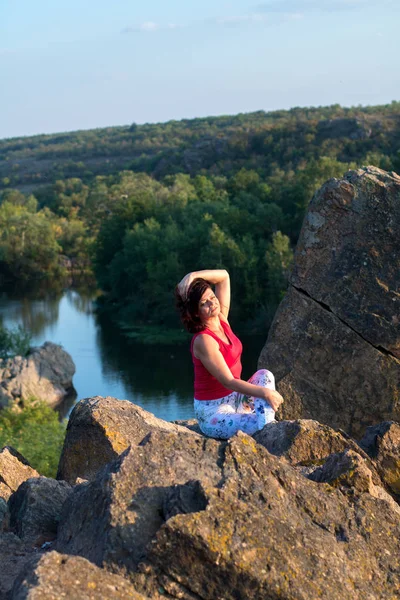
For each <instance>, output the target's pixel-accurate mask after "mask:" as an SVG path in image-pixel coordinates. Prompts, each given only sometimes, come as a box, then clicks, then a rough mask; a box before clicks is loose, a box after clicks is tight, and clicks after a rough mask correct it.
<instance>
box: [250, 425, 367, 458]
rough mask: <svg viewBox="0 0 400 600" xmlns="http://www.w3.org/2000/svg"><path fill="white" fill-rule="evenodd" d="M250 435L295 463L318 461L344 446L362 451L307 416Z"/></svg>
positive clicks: (275, 453) (273, 451) (341, 435)
mask: <svg viewBox="0 0 400 600" xmlns="http://www.w3.org/2000/svg"><path fill="white" fill-rule="evenodd" d="M253 437H254V439H255V440H256V441H257V442H258V443H259V444H261V445H262V446H264V448H266V449H267V450H268V452H271V454H274V455H275V456H283V457H285V458H286V459H287V460H288V461H289V462H290V464H292V465H295V466H311V465H318V464H321V463H322V462H324V461H325V460H326V459H327V457H328V456H329V455H331V454H333V453H336V452H341V451H343V450H346V449H347V448H352V449H353V450H355V451H357V452H362V450H361V449H360V447H359V446H358V445H357V443H356V442H355V441H354V440H352V439H351V438H349V437H348V436H346V435H344V434H343V433H341V432H339V431H334V430H333V429H332V428H331V427H328V426H327V425H322V424H321V423H318V421H312V420H311V419H299V420H297V421H276V422H275V423H269V424H268V425H266V426H265V427H264V428H263V429H262V430H261V431H257V432H256V433H255V434H254V435H253Z"/></svg>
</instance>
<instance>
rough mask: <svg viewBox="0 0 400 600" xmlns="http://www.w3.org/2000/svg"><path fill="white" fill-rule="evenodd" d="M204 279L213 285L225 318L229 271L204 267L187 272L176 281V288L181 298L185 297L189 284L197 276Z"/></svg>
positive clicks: (229, 286) (226, 315)
mask: <svg viewBox="0 0 400 600" xmlns="http://www.w3.org/2000/svg"><path fill="white" fill-rule="evenodd" d="M199 277H200V278H201V279H205V280H206V281H209V282H210V283H212V284H213V285H215V295H216V296H217V298H218V300H219V303H220V305H221V312H222V314H223V315H224V317H225V318H226V319H227V318H228V314H229V307H230V305H231V282H230V279H229V273H228V271H226V270H225V269H205V270H203V271H193V272H192V273H188V274H187V275H185V277H184V278H183V279H182V280H181V281H180V282H179V283H178V290H179V293H180V295H181V296H182V298H183V299H185V298H186V294H187V291H188V289H189V286H190V284H191V283H192V281H194V280H195V279H197V278H199Z"/></svg>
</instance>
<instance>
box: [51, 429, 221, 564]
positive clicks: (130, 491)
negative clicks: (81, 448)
mask: <svg viewBox="0 0 400 600" xmlns="http://www.w3.org/2000/svg"><path fill="white" fill-rule="evenodd" d="M220 448H221V446H220V443H218V442H216V441H215V440H211V439H205V438H202V437H200V436H197V435H184V436H182V434H181V433H177V432H176V431H172V432H168V431H161V430H159V431H153V432H151V433H150V434H148V436H146V438H145V439H144V440H143V442H142V443H141V444H140V445H139V446H136V447H133V446H131V447H130V448H129V449H128V450H126V452H124V453H123V454H122V456H121V457H120V458H119V459H118V460H117V461H116V462H114V463H112V464H111V465H109V466H108V467H107V468H106V469H105V470H104V471H103V472H101V473H100V474H99V475H98V477H97V478H96V479H95V480H94V481H92V482H91V483H89V484H84V485H80V486H77V487H76V488H75V489H74V491H73V493H72V494H71V496H70V498H69V499H68V500H67V501H66V503H65V505H64V508H63V512H62V516H61V520H60V527H59V530H58V538H57V550H59V551H60V552H65V553H67V554H79V555H81V556H84V557H85V558H87V559H88V560H90V561H91V562H93V563H95V564H97V565H99V566H100V565H102V564H103V561H105V562H108V563H110V564H111V563H112V564H113V565H115V566H116V568H118V566H119V565H120V563H121V562H122V563H123V564H124V565H125V564H126V565H129V566H130V568H131V569H134V568H135V567H136V566H137V564H138V563H139V561H140V560H141V558H142V556H143V555H144V553H145V548H146V546H147V544H148V543H149V542H150V541H151V539H152V538H153V536H154V534H155V533H156V532H157V530H158V529H159V527H160V526H161V525H162V523H163V522H164V520H165V514H173V513H175V512H176V509H175V508H174V506H176V505H177V506H183V505H184V506H186V507H187V508H186V510H190V506H193V507H194V508H193V510H198V506H199V499H198V498H196V494H195V493H194V492H193V490H197V489H198V488H197V487H196V485H197V484H194V483H193V482H194V481H197V480H200V481H201V482H202V483H208V484H210V483H212V484H213V485H216V484H217V483H218V481H219V480H220V478H221V470H220V468H219V467H218V464H217V463H218V461H219V457H220ZM177 486H179V488H182V487H184V486H186V488H187V489H185V490H183V489H177ZM197 495H199V497H200V501H201V502H203V506H204V500H201V498H202V492H201V490H200V489H198V491H197ZM106 506H108V509H106ZM188 507H189V508H188ZM105 509H106V510H105ZM132 538H134V539H135V543H134V545H132V543H131V542H132ZM95 540H96V541H95Z"/></svg>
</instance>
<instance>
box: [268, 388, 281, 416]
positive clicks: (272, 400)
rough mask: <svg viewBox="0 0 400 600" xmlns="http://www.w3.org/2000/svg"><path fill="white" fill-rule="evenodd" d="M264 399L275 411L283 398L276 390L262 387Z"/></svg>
mask: <svg viewBox="0 0 400 600" xmlns="http://www.w3.org/2000/svg"><path fill="white" fill-rule="evenodd" d="M264 392H265V394H264V400H266V401H267V402H268V403H269V404H270V405H271V408H273V410H275V411H277V410H278V408H279V407H280V405H281V404H282V402H283V398H282V396H281V395H280V393H279V392H277V391H276V390H270V389H268V388H264Z"/></svg>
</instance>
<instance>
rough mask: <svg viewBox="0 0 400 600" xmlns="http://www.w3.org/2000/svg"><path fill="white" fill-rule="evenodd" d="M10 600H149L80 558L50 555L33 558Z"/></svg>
mask: <svg viewBox="0 0 400 600" xmlns="http://www.w3.org/2000/svg"><path fill="white" fill-rule="evenodd" d="M9 598H10V600H60V598H65V599H66V600H77V599H78V598H79V600H146V599H145V597H144V596H142V595H141V594H139V593H137V592H136V591H135V589H134V588H133V587H132V585H131V584H130V583H129V582H128V581H126V580H125V579H123V578H122V577H120V576H119V575H113V574H112V573H108V572H107V571H105V570H104V569H99V567H96V566H95V565H93V564H91V563H90V562H89V561H88V560H85V559H84V558H80V557H79V556H66V555H62V554H59V553H58V552H54V551H53V552H49V553H48V554H45V555H42V556H40V557H35V558H31V559H30V561H29V562H28V563H27V564H26V565H25V568H24V570H23V572H22V574H21V575H20V576H19V577H18V578H17V580H16V582H15V584H14V587H13V590H12V594H11V595H10V597H9Z"/></svg>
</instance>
